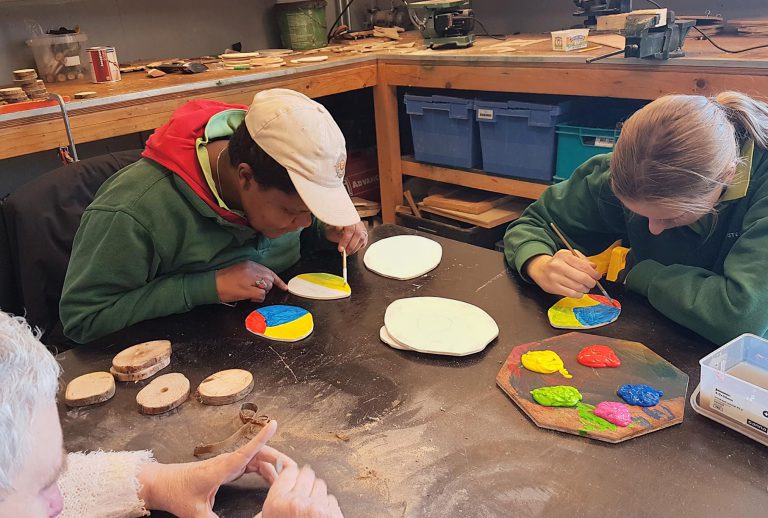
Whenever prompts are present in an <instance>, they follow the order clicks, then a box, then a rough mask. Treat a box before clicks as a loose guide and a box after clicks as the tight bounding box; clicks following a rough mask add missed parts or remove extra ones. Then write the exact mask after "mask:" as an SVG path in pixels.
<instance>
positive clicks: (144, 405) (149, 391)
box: [136, 372, 189, 415]
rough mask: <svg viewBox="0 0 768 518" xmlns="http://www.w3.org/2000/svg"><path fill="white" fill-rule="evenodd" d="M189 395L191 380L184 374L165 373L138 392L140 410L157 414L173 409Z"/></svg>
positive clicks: (148, 413)
mask: <svg viewBox="0 0 768 518" xmlns="http://www.w3.org/2000/svg"><path fill="white" fill-rule="evenodd" d="M188 397H189V380H188V379H187V377H186V376H184V375H183V374H180V373H178V372H172V373H170V374H163V375H162V376H158V377H157V378H155V379H153V380H152V381H150V382H149V385H147V386H146V387H144V388H143V389H141V390H140V391H139V393H138V394H136V403H138V404H139V412H141V413H142V414H147V415H156V414H162V413H165V412H168V411H169V410H173V409H174V408H176V407H177V406H179V405H181V404H182V403H183V402H184V401H186V400H187V398H188Z"/></svg>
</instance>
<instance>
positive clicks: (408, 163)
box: [401, 156, 550, 200]
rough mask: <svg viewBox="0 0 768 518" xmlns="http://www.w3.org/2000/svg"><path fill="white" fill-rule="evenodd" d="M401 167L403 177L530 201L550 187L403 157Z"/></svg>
mask: <svg viewBox="0 0 768 518" xmlns="http://www.w3.org/2000/svg"><path fill="white" fill-rule="evenodd" d="M401 167H402V171H403V174H404V175H408V176H416V177H418V178H426V179H427V180H435V181H437V182H444V183H450V184H453V185H460V186H462V187H472V188H474V189H481V190H483V191H492V192H497V193H500V194H509V195H512V196H519V197H520V198H528V199H531V200H535V199H538V197H539V196H541V193H543V192H544V191H545V190H546V188H547V187H549V185H550V184H546V183H537V182H533V181H530V182H529V181H525V180H515V179H513V178H504V177H503V176H491V175H489V174H487V173H485V172H483V171H479V170H476V169H473V170H464V169H451V168H449V167H441V166H437V165H432V164H424V163H421V162H416V161H415V160H414V159H413V157H412V156H406V157H403V159H402V161H401Z"/></svg>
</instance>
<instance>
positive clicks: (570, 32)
mask: <svg viewBox="0 0 768 518" xmlns="http://www.w3.org/2000/svg"><path fill="white" fill-rule="evenodd" d="M550 34H551V35H552V50H563V51H566V52H568V51H570V50H577V49H584V48H586V47H587V36H588V35H589V29H567V30H564V31H552V32H551V33H550Z"/></svg>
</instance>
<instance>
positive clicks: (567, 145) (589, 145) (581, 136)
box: [553, 124, 621, 183]
mask: <svg viewBox="0 0 768 518" xmlns="http://www.w3.org/2000/svg"><path fill="white" fill-rule="evenodd" d="M614 126H615V124H614ZM555 131H556V133H557V164H556V166H555V177H554V178H553V180H554V183H557V182H562V181H563V180H567V179H568V178H570V177H571V175H572V174H573V171H574V170H575V169H576V168H577V167H579V166H580V165H581V164H583V163H584V162H586V161H587V160H589V159H590V158H592V157H593V156H596V155H602V154H604V153H610V152H612V151H613V146H614V145H615V144H616V141H617V140H618V139H619V134H620V133H621V130H618V129H602V128H594V127H592V128H590V127H586V126H575V125H569V124H558V125H557V128H556V130H555Z"/></svg>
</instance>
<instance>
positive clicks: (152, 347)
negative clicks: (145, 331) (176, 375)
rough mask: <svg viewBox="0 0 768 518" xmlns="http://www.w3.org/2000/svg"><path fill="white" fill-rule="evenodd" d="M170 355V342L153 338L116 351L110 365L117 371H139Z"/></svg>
mask: <svg viewBox="0 0 768 518" xmlns="http://www.w3.org/2000/svg"><path fill="white" fill-rule="evenodd" d="M170 357H171V342H169V341H168V340H153V341H151V342H144V343H141V344H137V345H134V346H132V347H129V348H128V349H125V350H124V351H121V352H119V353H117V355H116V356H115V357H114V358H113V359H112V367H113V368H114V369H115V370H116V371H117V372H123V373H130V372H139V371H143V370H145V369H148V368H149V367H151V366H153V365H155V364H156V363H159V362H161V361H163V360H165V359H166V358H170Z"/></svg>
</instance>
